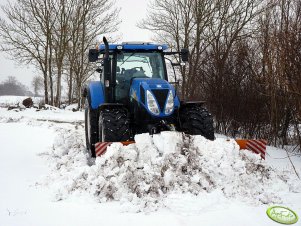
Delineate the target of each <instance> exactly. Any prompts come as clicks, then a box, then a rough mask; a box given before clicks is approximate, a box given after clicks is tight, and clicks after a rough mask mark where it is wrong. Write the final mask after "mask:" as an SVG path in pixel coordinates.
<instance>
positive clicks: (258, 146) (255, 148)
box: [95, 140, 267, 159]
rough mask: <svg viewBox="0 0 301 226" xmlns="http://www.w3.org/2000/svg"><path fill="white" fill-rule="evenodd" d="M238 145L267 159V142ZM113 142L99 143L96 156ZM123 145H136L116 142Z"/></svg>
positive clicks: (96, 147)
mask: <svg viewBox="0 0 301 226" xmlns="http://www.w3.org/2000/svg"><path fill="white" fill-rule="evenodd" d="M235 141H236V143H237V144H238V145H239V147H240V150H243V149H246V150H249V151H252V152H254V153H256V154H260V156H261V158H262V159H265V152H266V146H267V141H266V140H235ZM112 143H113V142H98V143H96V144H95V153H96V156H101V155H103V154H104V153H105V152H106V150H107V147H108V146H110V145H111V144H112ZM116 143H122V144H123V145H125V146H126V145H129V144H133V143H135V142H134V141H124V142H116Z"/></svg>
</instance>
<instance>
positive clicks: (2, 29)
mask: <svg viewBox="0 0 301 226" xmlns="http://www.w3.org/2000/svg"><path fill="white" fill-rule="evenodd" d="M2 10H3V12H4V14H5V16H6V18H1V20H0V34H1V50H2V51H5V52H7V53H8V54H10V56H12V59H14V60H17V61H18V62H21V63H27V64H33V65H35V66H36V67H37V68H38V69H39V70H40V71H41V72H42V74H43V77H44V95H45V102H46V103H48V102H49V90H48V87H49V89H50V104H52V105H53V104H55V105H57V106H59V105H60V100H61V87H62V76H63V74H67V73H68V72H70V73H71V74H70V75H69V87H70V90H71V91H70V93H72V85H71V86H70V84H73V83H74V82H76V83H80V84H77V86H78V87H80V86H81V85H82V83H83V82H85V80H86V79H87V77H89V76H90V75H91V72H90V70H91V69H90V68H89V67H88V66H87V62H86V58H87V57H86V54H87V49H88V46H91V44H92V43H93V42H94V43H95V38H96V36H97V35H99V34H102V33H110V32H113V31H116V30H117V25H118V24H119V22H120V21H119V20H118V19H117V18H118V13H119V10H118V9H117V8H116V7H115V6H114V1H113V0H108V1H105V0H95V1H92V0H60V1H56V0H24V1H23V0H22V1H21V0H17V1H16V2H15V3H14V4H12V3H8V4H7V5H6V6H4V7H2ZM69 48H71V50H70V49H69ZM71 56H72V57H71ZM70 67H71V70H70ZM68 68H69V69H68ZM67 71H68V72H67ZM73 76H75V77H78V79H74V77H73ZM77 81H78V82H77ZM48 83H49V84H48ZM54 84H55V85H56V86H55V87H54ZM78 90H81V89H78ZM55 92H56V93H55ZM77 95H80V91H79V92H77ZM69 96H70V95H69Z"/></svg>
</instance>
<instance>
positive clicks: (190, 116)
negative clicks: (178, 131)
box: [180, 106, 214, 140]
mask: <svg viewBox="0 0 301 226" xmlns="http://www.w3.org/2000/svg"><path fill="white" fill-rule="evenodd" d="M180 121H181V128H182V130H183V131H184V132H185V133H187V134H190V135H202V136H204V137H205V138H207V139H209V140H214V126H213V118H212V115H211V114H210V113H209V112H208V110H207V109H205V108H203V107H201V106H187V107H184V108H183V109H182V110H181V111H180Z"/></svg>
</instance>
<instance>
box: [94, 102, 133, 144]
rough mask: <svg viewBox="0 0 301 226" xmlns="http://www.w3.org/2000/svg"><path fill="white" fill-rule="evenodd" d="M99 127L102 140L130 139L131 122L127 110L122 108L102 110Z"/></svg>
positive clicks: (118, 140)
mask: <svg viewBox="0 0 301 226" xmlns="http://www.w3.org/2000/svg"><path fill="white" fill-rule="evenodd" d="M98 129H99V132H98V134H99V140H100V141H101V142H105V141H106V142H120V141H128V140H130V124H129V119H128V117H127V111H126V110H125V109H122V108H116V109H104V110H102V111H101V112H100V114H99V126H98Z"/></svg>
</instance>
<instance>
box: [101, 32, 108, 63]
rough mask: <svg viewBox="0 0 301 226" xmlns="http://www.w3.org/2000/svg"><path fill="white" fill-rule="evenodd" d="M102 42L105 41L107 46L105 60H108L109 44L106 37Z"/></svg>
mask: <svg viewBox="0 0 301 226" xmlns="http://www.w3.org/2000/svg"><path fill="white" fill-rule="evenodd" d="M102 40H103V43H104V44H105V56H104V58H105V59H108V58H109V43H108V41H107V39H106V37H105V36H103V39H102Z"/></svg>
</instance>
